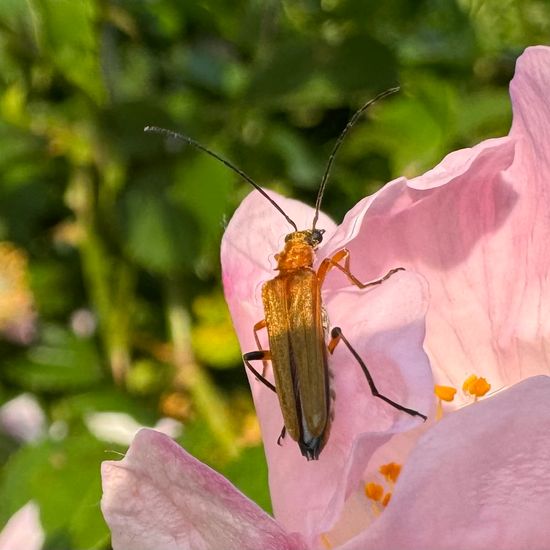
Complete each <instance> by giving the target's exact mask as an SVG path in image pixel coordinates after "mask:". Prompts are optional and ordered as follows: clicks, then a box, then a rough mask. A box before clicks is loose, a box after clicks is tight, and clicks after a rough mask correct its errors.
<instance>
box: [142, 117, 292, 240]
mask: <svg viewBox="0 0 550 550" xmlns="http://www.w3.org/2000/svg"><path fill="white" fill-rule="evenodd" d="M143 131H144V132H148V133H153V134H161V135H164V136H168V137H171V138H174V139H178V140H180V141H184V142H185V143H187V144H189V145H192V146H193V147H195V148H196V149H199V150H200V151H203V152H204V153H206V154H207V155H210V156H211V157H213V158H215V159H216V160H219V161H220V162H221V163H222V164H224V165H225V166H227V168H229V169H231V170H233V172H236V173H237V174H239V176H241V178H243V179H244V180H246V181H247V182H248V183H250V184H251V185H252V186H253V187H254V188H255V189H256V190H258V191H259V192H260V193H261V194H262V195H263V196H264V197H265V198H266V199H267V200H268V201H269V202H270V203H271V204H272V205H273V206H274V207H275V208H276V209H277V210H278V211H279V212H280V213H281V214H282V215H283V216H284V217H285V219H286V221H287V222H288V223H289V224H290V225H291V226H292V227H294V231H298V227H297V226H296V224H295V223H294V222H293V221H292V220H291V219H290V217H289V216H288V215H287V214H286V213H285V211H284V210H283V209H282V208H281V207H280V206H279V205H278V204H277V203H276V202H275V201H274V200H273V199H272V198H271V197H270V196H269V195H268V194H267V193H266V192H265V191H264V190H263V189H262V188H261V187H260V186H259V185H258V184H257V183H256V182H255V181H254V180H253V179H252V178H251V177H250V176H249V175H248V174H245V173H244V172H243V171H242V170H241V169H240V168H237V167H236V166H235V165H234V164H232V163H231V162H229V161H228V160H226V159H224V158H223V157H220V155H218V154H217V153H215V152H214V151H211V150H210V149H208V148H207V147H205V146H204V145H201V144H200V143H199V142H198V141H195V140H194V139H191V138H190V137H187V136H184V135H183V134H180V133H178V132H174V131H172V130H167V129H166V128H159V127H158V126H146V127H145V128H144V129H143Z"/></svg>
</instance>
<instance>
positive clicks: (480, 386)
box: [462, 374, 491, 398]
mask: <svg viewBox="0 0 550 550" xmlns="http://www.w3.org/2000/svg"><path fill="white" fill-rule="evenodd" d="M462 389H463V390H464V391H465V392H466V393H469V394H470V395H473V396H475V397H476V398H477V397H483V396H484V395H485V394H486V393H487V392H488V391H489V390H490V389H491V384H489V382H487V380H486V379H485V378H482V377H477V376H476V375H475V374H472V375H471V376H468V378H466V380H464V384H462Z"/></svg>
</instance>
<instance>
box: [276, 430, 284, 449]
mask: <svg viewBox="0 0 550 550" xmlns="http://www.w3.org/2000/svg"><path fill="white" fill-rule="evenodd" d="M285 435H286V426H283V429H282V430H281V435H280V436H279V437H278V438H277V445H279V447H281V446H282V443H281V441H282V440H283V439H284V438H285Z"/></svg>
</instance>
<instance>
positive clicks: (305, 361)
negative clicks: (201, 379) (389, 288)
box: [145, 88, 427, 460]
mask: <svg viewBox="0 0 550 550" xmlns="http://www.w3.org/2000/svg"><path fill="white" fill-rule="evenodd" d="M398 90H399V88H391V89H389V90H387V91H385V92H382V93H381V94H379V95H378V96H376V97H375V98H374V99H371V100H370V101H368V102H367V103H365V104H364V105H363V106H362V107H361V108H360V109H359V110H358V111H357V112H356V113H355V114H354V115H353V117H352V118H351V119H350V120H349V122H348V123H347V125H346V127H345V128H344V130H343V131H342V132H341V134H340V136H339V137H338V139H337V141H336V143H335V145H334V146H333V149H332V152H331V154H330V156H329V160H328V163H327V167H326V169H325V173H324V175H323V178H322V180H321V184H320V186H319V191H318V194H317V200H316V204H315V215H314V218H313V222H312V226H311V228H310V229H303V230H299V229H298V227H297V226H296V224H295V222H294V221H293V220H292V219H291V218H290V217H289V216H288V215H287V214H286V213H285V212H284V211H283V210H282V208H281V207H280V206H279V205H278V204H277V203H276V202H275V201H274V200H273V199H272V198H271V197H270V196H269V195H268V194H267V193H266V192H265V191H264V190H263V189H262V188H261V187H260V186H259V185H258V184H257V183H256V182H255V181H254V180H252V178H250V177H249V176H248V175H247V174H246V173H244V172H243V171H242V170H240V169H239V168H237V167H236V166H234V165H233V164H231V163H230V162H229V161H227V160H226V159H224V158H222V157H221V156H219V155H218V154H217V153H215V152H213V151H211V150H210V149H207V148H206V147H204V146H203V145H201V144H200V143H198V142H196V141H195V140H193V139H191V138H189V137H187V136H184V135H182V134H179V133H177V132H172V131H171V130H166V129H164V128H158V127H151V126H148V127H146V128H145V131H147V132H155V133H161V134H164V135H167V136H170V137H174V138H177V139H181V140H183V141H185V142H186V143H188V144H190V145H192V146H194V147H196V148H197V149H200V150H202V151H203V152H205V153H207V154H209V155H210V156H212V157H214V158H216V159H217V160H218V161H220V162H222V163H223V164H224V165H226V166H227V167H228V168H230V169H231V170H233V171H234V172H236V173H237V174H239V175H240V176H241V177H242V178H243V179H245V180H246V181H248V182H249V183H250V184H251V185H252V186H253V187H254V188H255V189H257V190H258V191H259V192H260V193H261V194H262V195H263V196H264V197H265V198H266V199H267V200H269V201H270V202H271V203H272V204H273V206H274V207H275V208H276V209H277V210H278V211H279V212H280V213H281V214H282V215H283V216H284V217H285V219H286V220H287V222H288V223H289V224H290V225H291V226H292V227H293V231H292V232H290V233H288V234H287V235H286V237H285V244H284V248H283V250H282V251H281V252H279V253H278V254H276V255H275V260H276V262H277V267H276V268H275V270H276V271H278V274H277V275H276V276H275V277H274V278H273V279H270V280H268V281H266V282H265V283H264V284H263V286H262V302H263V307H264V313H265V316H264V319H262V320H260V321H258V322H257V323H256V324H255V325H254V327H253V334H254V339H255V342H256V344H257V347H258V349H257V350H255V351H250V352H246V353H244V354H243V361H244V363H245V365H246V367H247V368H248V369H249V370H250V371H251V372H252V373H253V374H254V376H255V377H256V379H257V380H259V381H261V382H262V383H263V384H264V385H265V386H266V387H267V388H269V389H270V390H271V391H273V392H275V393H276V394H277V397H278V399H279V405H280V408H281V412H282V416H283V421H284V425H283V428H282V431H281V435H280V436H279V438H278V441H277V442H278V443H279V445H280V444H281V441H282V439H283V438H284V437H285V435H286V434H287V433H288V435H289V436H290V437H291V438H292V439H293V440H294V441H296V442H297V443H298V446H299V448H300V451H301V453H302V455H303V456H304V457H305V458H306V459H307V460H318V458H319V455H320V453H321V451H322V450H323V448H324V446H325V445H326V443H327V441H328V438H329V434H330V426H331V422H332V414H333V413H332V410H331V401H332V397H333V394H332V390H331V388H330V378H331V376H330V372H329V368H328V354H332V353H333V352H334V349H335V348H336V346H337V345H338V344H339V343H340V342H342V343H343V344H344V345H345V346H346V347H347V348H348V350H349V351H350V353H351V355H352V356H353V357H354V359H355V360H356V362H357V363H358V365H359V366H360V367H361V369H362V371H363V373H364V375H365V378H366V380H367V383H368V385H369V388H370V391H371V393H372V395H373V396H375V397H378V398H380V399H382V400H383V401H385V402H386V403H388V405H391V406H392V407H394V408H396V409H398V410H400V411H402V412H404V413H407V414H409V415H411V416H418V417H420V418H422V419H423V420H426V418H427V417H426V415H424V414H422V413H420V412H418V411H416V410H414V409H410V408H407V407H405V406H403V405H401V404H399V403H397V402H395V401H393V400H391V399H390V398H388V397H387V396H385V395H383V394H381V393H380V392H379V391H378V389H377V388H376V385H375V383H374V379H373V377H372V375H371V374H370V372H369V370H368V368H367V365H366V364H365V362H364V361H363V359H362V358H361V357H360V356H359V354H358V353H357V352H356V351H355V349H354V348H353V346H352V345H351V344H350V342H349V341H348V340H347V339H346V337H345V335H344V333H343V331H342V329H341V328H340V327H334V328H332V330H331V331H330V340H329V342H328V344H327V343H326V338H327V335H328V323H327V321H326V313H325V311H324V309H323V303H322V298H321V289H322V286H323V282H324V280H325V278H326V276H327V274H328V272H329V271H330V270H331V269H338V270H340V271H341V272H342V273H344V275H346V277H347V278H348V280H349V281H350V282H351V283H352V284H353V285H355V286H357V287H358V288H360V289H366V288H369V287H373V286H376V285H380V284H382V283H383V282H384V281H385V280H387V279H388V278H389V277H391V276H392V275H393V274H394V273H396V272H398V271H400V270H402V269H403V268H401V267H398V268H394V269H391V270H390V271H389V272H388V273H386V274H385V275H384V276H382V277H380V278H378V279H375V280H373V281H368V282H366V283H363V282H361V281H360V280H359V279H357V278H356V277H355V276H354V275H353V273H352V272H351V270H350V253H349V251H348V250H347V249H345V248H343V249H341V250H339V251H338V252H336V253H335V254H333V255H332V256H331V257H330V258H325V259H324V260H322V261H321V264H320V266H319V268H318V269H317V270H315V269H314V267H313V265H314V262H315V251H316V249H317V247H318V246H319V244H320V243H321V242H322V240H323V233H324V230H323V229H318V228H317V227H316V224H317V220H318V218H319V212H320V206H321V200H322V197H323V193H324V189H325V187H326V183H327V181H328V178H329V175H330V171H331V167H332V164H333V162H334V158H335V156H336V152H337V151H338V149H339V147H340V145H341V144H342V142H343V140H344V137H345V136H346V134H347V132H348V131H349V130H350V128H351V127H352V126H353V125H354V124H355V122H356V121H357V120H358V118H359V117H360V116H361V114H362V113H363V112H364V111H366V110H367V109H368V107H369V106H371V105H372V104H373V103H374V102H376V101H378V100H379V99H381V98H383V97H386V96H388V95H390V94H393V93H395V92H397V91H398ZM264 329H265V330H267V336H268V342H269V349H267V350H266V349H262V345H261V343H260V338H259V336H258V333H259V331H261V330H264ZM253 361H261V362H262V364H263V370H262V372H261V373H260V372H259V371H258V370H257V369H256V368H255V367H254V366H253V365H252V362H253ZM269 362H270V363H271V366H272V371H273V376H274V379H275V384H272V383H271V382H270V381H269V380H268V379H267V378H266V371H267V369H268V365H269Z"/></svg>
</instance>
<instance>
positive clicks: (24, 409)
mask: <svg viewBox="0 0 550 550" xmlns="http://www.w3.org/2000/svg"><path fill="white" fill-rule="evenodd" d="M0 430H2V431H3V432H5V433H8V434H10V435H11V436H12V437H13V438H15V439H17V440H19V441H24V442H31V441H37V440H38V439H40V438H41V437H43V436H44V434H45V431H46V415H45V414H44V411H43V410H42V407H40V404H39V403H38V400H37V399H36V397H34V395H32V394H31V393H22V394H21V395H18V396H17V397H15V398H14V399H11V400H10V401H8V402H7V403H4V404H3V405H2V406H1V407H0Z"/></svg>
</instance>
